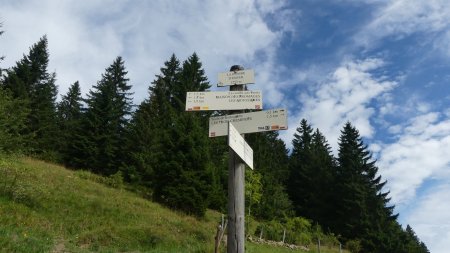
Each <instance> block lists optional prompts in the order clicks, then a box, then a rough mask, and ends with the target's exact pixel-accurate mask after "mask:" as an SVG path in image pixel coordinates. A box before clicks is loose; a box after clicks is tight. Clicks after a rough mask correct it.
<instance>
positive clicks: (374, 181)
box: [333, 123, 397, 252]
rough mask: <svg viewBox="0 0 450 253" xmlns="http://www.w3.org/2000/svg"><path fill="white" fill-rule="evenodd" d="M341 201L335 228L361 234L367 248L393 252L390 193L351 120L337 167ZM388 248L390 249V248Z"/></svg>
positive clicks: (354, 235)
mask: <svg viewBox="0 0 450 253" xmlns="http://www.w3.org/2000/svg"><path fill="white" fill-rule="evenodd" d="M334 176H335V180H336V190H335V191H334V193H335V194H336V195H335V196H334V199H335V201H336V203H337V206H336V210H337V211H336V214H337V216H336V217H334V221H335V222H334V224H333V231H335V232H337V233H339V234H341V235H342V236H343V238H344V239H354V238H359V239H360V240H361V243H362V246H363V249H364V251H367V252H391V250H390V249H389V245H387V244H386V238H387V237H389V234H387V232H385V230H387V227H389V226H390V224H391V223H392V222H396V218H397V215H394V214H393V213H392V212H393V208H394V207H393V206H388V202H389V198H388V197H387V195H388V193H387V192H383V191H382V190H383V186H384V185H385V183H386V181H384V182H381V176H379V175H378V168H377V167H376V165H375V161H374V160H373V159H372V157H371V154H370V152H369V151H368V150H367V146H365V145H364V143H363V141H362V139H361V137H360V135H359V132H358V130H356V128H354V127H353V126H352V125H351V124H350V123H347V124H346V125H345V126H344V129H343V130H342V132H341V136H340V138H339V154H338V167H337V169H336V171H335V175H334ZM386 250H387V251H386Z"/></svg>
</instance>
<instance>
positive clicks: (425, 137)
mask: <svg viewBox="0 0 450 253" xmlns="http://www.w3.org/2000/svg"><path fill="white" fill-rule="evenodd" d="M398 128H399V127H398V126H397V127H396V129H397V135H396V136H397V141H396V142H395V143H392V144H385V145H384V146H383V148H382V150H381V152H380V155H379V157H380V159H379V161H378V165H379V167H380V172H381V174H382V175H383V177H384V178H385V179H387V180H388V188H389V189H390V191H391V196H392V199H393V202H394V203H396V204H407V203H409V202H410V201H411V200H412V199H414V198H415V197H416V192H417V190H418V189H419V188H420V187H421V186H422V185H423V183H424V182H425V180H427V179H445V178H446V177H447V176H448V171H449V169H450V119H449V118H448V117H445V116H444V115H442V114H441V113H436V112H431V113H427V114H423V115H420V116H417V117H415V118H413V119H411V120H410V121H409V122H408V123H407V124H405V125H403V127H402V130H400V131H398Z"/></svg>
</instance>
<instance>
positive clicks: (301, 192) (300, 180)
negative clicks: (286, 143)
mask: <svg viewBox="0 0 450 253" xmlns="http://www.w3.org/2000/svg"><path fill="white" fill-rule="evenodd" d="M312 133H313V129H312V127H311V126H310V125H309V124H308V122H307V121H306V120H305V119H302V120H301V122H300V126H299V127H298V128H297V129H296V132H295V134H294V139H293V140H292V153H291V156H290V157H289V173H290V176H289V181H288V193H289V196H290V199H291V200H292V203H293V205H294V208H295V211H296V214H297V215H298V216H302V215H303V216H305V217H307V216H308V214H309V213H310V212H308V210H307V209H308V201H309V199H310V197H309V196H310V189H311V187H312V186H311V183H312V182H311V180H310V179H309V175H308V173H309V174H310V172H309V168H310V167H311V166H310V164H311V162H312V161H311V159H310V154H311V150H310V149H311V142H312Z"/></svg>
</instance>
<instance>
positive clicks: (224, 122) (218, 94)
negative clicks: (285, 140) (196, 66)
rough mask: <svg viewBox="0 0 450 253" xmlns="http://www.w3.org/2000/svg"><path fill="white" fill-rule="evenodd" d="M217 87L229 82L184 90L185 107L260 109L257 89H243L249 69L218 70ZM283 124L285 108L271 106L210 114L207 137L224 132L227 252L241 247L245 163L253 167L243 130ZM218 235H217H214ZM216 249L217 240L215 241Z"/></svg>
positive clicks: (251, 79)
mask: <svg viewBox="0 0 450 253" xmlns="http://www.w3.org/2000/svg"><path fill="white" fill-rule="evenodd" d="M218 81H219V82H218V84H217V86H218V87H224V86H229V87H230V91H214V92H188V93H187V94H186V111H210V110H230V111H235V110H245V109H253V110H255V109H256V110H261V109H262V108H263V107H262V94H261V92H260V91H247V90H245V89H244V85H246V84H251V83H255V77H254V72H253V70H244V69H243V68H242V67H241V66H239V65H234V66H232V67H231V69H230V71H229V72H224V73H219V75H218ZM287 128H288V125H287V111H286V109H273V110H267V111H258V112H250V113H238V114H233V113H231V114H229V115H225V116H219V117H211V118H210V120H209V137H217V136H225V135H228V145H229V147H230V148H229V162H228V237H227V253H244V251H245V247H244V244H245V231H244V227H245V226H244V225H245V211H244V210H245V209H244V206H245V200H244V197H245V195H244V192H245V191H244V186H245V176H244V175H245V173H244V172H245V164H244V162H245V163H246V164H247V165H248V166H249V167H250V168H251V169H253V150H252V148H251V147H250V146H249V145H248V144H247V142H245V139H244V135H243V134H244V133H255V132H264V131H275V130H285V129H287ZM218 238H219V239H220V237H218ZM216 244H217V245H216V247H215V248H216V251H217V250H218V247H219V244H220V243H217V241H216Z"/></svg>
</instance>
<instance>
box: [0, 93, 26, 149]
mask: <svg viewBox="0 0 450 253" xmlns="http://www.w3.org/2000/svg"><path fill="white" fill-rule="evenodd" d="M26 110H27V108H26V107H24V106H23V105H22V104H21V101H20V100H17V99H13V98H12V96H11V95H10V94H9V92H8V90H4V89H2V88H0V153H6V152H7V153H14V152H21V151H23V148H24V146H25V143H26V139H27V138H28V137H29V136H26V135H24V134H23V132H24V130H25V129H26V125H25V124H26V117H27V115H28V111H26Z"/></svg>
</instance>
